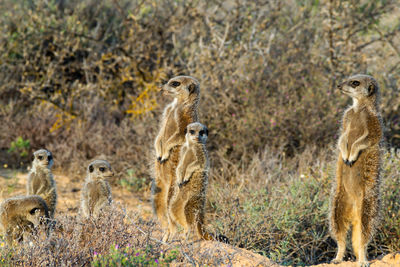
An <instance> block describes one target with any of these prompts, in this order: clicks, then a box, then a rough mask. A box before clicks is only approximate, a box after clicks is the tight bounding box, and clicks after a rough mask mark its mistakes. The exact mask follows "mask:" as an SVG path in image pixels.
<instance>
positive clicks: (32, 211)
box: [29, 208, 39, 215]
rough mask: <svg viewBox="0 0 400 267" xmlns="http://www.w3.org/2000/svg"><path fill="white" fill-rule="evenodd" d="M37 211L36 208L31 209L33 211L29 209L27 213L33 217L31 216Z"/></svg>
mask: <svg viewBox="0 0 400 267" xmlns="http://www.w3.org/2000/svg"><path fill="white" fill-rule="evenodd" d="M37 210H39V209H38V208H33V209H31V210H30V211H29V213H30V214H31V215H33V214H35V212H36V211H37Z"/></svg>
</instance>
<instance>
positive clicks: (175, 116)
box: [152, 76, 200, 228]
mask: <svg viewBox="0 0 400 267" xmlns="http://www.w3.org/2000/svg"><path fill="white" fill-rule="evenodd" d="M161 91H162V92H163V93H165V94H167V95H170V96H172V97H173V98H174V100H173V101H172V102H171V103H170V104H169V105H167V107H166V108H165V109H164V112H163V115H162V120H161V127H160V131H159V133H158V135H157V137H156V139H155V144H154V146H155V152H156V160H155V163H154V165H155V178H154V180H153V183H152V202H153V210H154V213H155V214H156V216H157V217H158V219H159V221H160V223H161V225H162V226H163V228H167V227H168V203H169V199H170V198H171V196H172V194H173V190H174V184H175V176H176V166H177V165H178V161H179V151H180V147H181V145H182V144H183V143H184V142H185V129H186V127H187V125H188V124H190V123H192V122H195V121H197V106H198V102H199V96H200V84H199V82H198V81H197V80H196V79H194V78H192V77H190V76H177V77H175V78H172V79H170V80H169V81H168V83H166V84H165V85H164V86H162V88H161Z"/></svg>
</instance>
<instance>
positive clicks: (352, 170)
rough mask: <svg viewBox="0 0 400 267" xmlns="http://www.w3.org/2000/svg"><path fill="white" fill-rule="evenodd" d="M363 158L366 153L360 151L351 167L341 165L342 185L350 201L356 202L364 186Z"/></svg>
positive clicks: (360, 197)
mask: <svg viewBox="0 0 400 267" xmlns="http://www.w3.org/2000/svg"><path fill="white" fill-rule="evenodd" d="M365 160H366V154H365V153H361V154H360V156H359V157H358V159H357V161H356V162H355V163H354V165H353V166H352V167H350V166H344V167H343V186H344V189H345V192H346V193H347V195H348V196H349V197H350V198H351V199H350V200H351V202H352V203H354V204H355V203H356V202H357V200H358V199H362V198H363V195H364V190H363V189H364V187H365V177H364V176H365V175H364V174H365V171H364V166H365V163H364V162H365Z"/></svg>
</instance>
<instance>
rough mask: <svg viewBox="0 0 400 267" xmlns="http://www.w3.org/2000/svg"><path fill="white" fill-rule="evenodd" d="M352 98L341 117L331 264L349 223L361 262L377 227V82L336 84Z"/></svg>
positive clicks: (360, 79) (363, 78)
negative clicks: (334, 248)
mask: <svg viewBox="0 0 400 267" xmlns="http://www.w3.org/2000/svg"><path fill="white" fill-rule="evenodd" d="M338 89H339V90H340V91H341V92H342V93H344V94H346V95H348V96H350V97H351V98H352V99H353V105H352V106H351V107H349V108H348V109H347V110H346V111H345V113H344V116H343V123H342V124H343V125H342V130H341V135H340V138H339V141H338V148H339V155H338V160H337V168H336V181H335V183H334V188H333V194H332V201H331V212H330V228H331V232H332V236H333V237H334V239H335V240H336V242H337V244H338V251H337V255H336V258H335V259H334V260H333V261H332V262H333V263H339V262H341V261H342V260H343V256H344V253H345V250H346V235H347V232H348V230H349V228H350V226H351V227H352V245H353V250H354V253H355V255H356V258H357V261H358V264H359V266H368V265H369V264H368V260H367V257H366V250H367V245H368V242H369V241H370V239H371V237H372V235H373V234H374V231H375V229H376V226H377V221H378V211H379V203H380V200H379V180H380V161H381V152H380V149H381V143H382V122H381V115H380V111H379V108H378V102H379V87H378V84H377V82H376V81H375V79H374V78H372V77H371V76H368V75H355V76H352V77H350V78H349V79H348V80H346V81H345V82H343V83H341V84H340V85H338Z"/></svg>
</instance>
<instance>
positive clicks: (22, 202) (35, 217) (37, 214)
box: [0, 195, 49, 245]
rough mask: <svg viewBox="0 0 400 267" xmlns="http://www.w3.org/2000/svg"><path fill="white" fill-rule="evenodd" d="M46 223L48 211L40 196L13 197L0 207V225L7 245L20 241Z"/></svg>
mask: <svg viewBox="0 0 400 267" xmlns="http://www.w3.org/2000/svg"><path fill="white" fill-rule="evenodd" d="M48 222H49V209H48V207H47V204H46V202H45V201H44V200H43V199H42V198H41V197H40V196H37V195H33V196H19V197H13V198H9V199H7V200H5V201H4V202H3V203H1V205H0V223H1V226H2V228H3V234H4V236H5V239H6V241H7V244H8V245H12V242H13V241H14V240H15V241H22V240H23V239H24V236H25V235H26V234H32V233H33V230H34V229H35V228H36V227H37V226H39V225H40V224H42V223H44V224H47V223H48Z"/></svg>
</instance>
